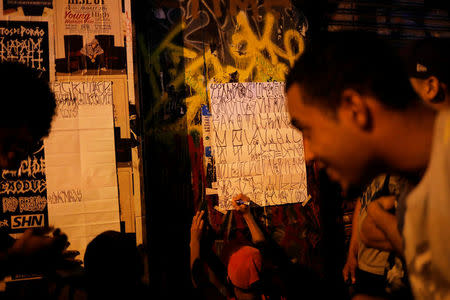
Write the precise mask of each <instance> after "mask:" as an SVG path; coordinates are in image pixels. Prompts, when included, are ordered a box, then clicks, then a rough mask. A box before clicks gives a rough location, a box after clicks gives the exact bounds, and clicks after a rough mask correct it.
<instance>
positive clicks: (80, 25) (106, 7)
mask: <svg viewBox="0 0 450 300" xmlns="http://www.w3.org/2000/svg"><path fill="white" fill-rule="evenodd" d="M121 3H122V1H118V0H86V1H79V0H64V1H63V0H61V1H55V2H54V7H55V11H56V58H64V57H65V52H64V36H68V35H81V36H83V45H87V44H89V43H92V41H93V40H94V39H95V36H98V35H109V36H114V46H117V47H123V46H124V39H123V32H122V29H121V24H122V19H121V17H122V9H121Z"/></svg>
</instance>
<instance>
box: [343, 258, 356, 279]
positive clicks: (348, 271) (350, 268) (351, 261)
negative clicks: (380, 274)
mask: <svg viewBox="0 0 450 300" xmlns="http://www.w3.org/2000/svg"><path fill="white" fill-rule="evenodd" d="M357 266H358V259H357V258H356V256H355V255H351V254H350V255H349V256H348V257H347V261H346V262H345V265H344V268H343V269H342V276H344V281H345V282H347V281H348V280H349V275H350V279H351V281H352V284H355V282H356V276H355V271H356V267H357Z"/></svg>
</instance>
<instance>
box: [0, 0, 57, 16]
mask: <svg viewBox="0 0 450 300" xmlns="http://www.w3.org/2000/svg"><path fill="white" fill-rule="evenodd" d="M18 8H21V9H22V10H23V13H24V14H25V15H26V16H42V14H43V12H44V10H45V8H53V0H3V10H5V11H6V13H8V12H9V11H12V12H14V11H16V10H17V9H18Z"/></svg>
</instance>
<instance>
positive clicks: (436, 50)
mask: <svg viewBox="0 0 450 300" xmlns="http://www.w3.org/2000/svg"><path fill="white" fill-rule="evenodd" d="M407 71H408V74H409V76H410V77H415V78H428V77H430V76H436V77H437V78H438V79H439V81H442V82H443V83H446V84H449V79H450V74H449V73H450V39H447V38H445V39H444V38H442V39H440V38H429V39H424V40H420V41H417V42H416V43H415V44H414V46H413V47H412V49H411V51H410V54H409V57H407Z"/></svg>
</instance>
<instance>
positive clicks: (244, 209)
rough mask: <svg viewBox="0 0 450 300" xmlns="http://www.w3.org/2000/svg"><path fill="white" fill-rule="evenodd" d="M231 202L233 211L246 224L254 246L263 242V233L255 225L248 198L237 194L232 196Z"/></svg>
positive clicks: (256, 224)
mask: <svg viewBox="0 0 450 300" xmlns="http://www.w3.org/2000/svg"><path fill="white" fill-rule="evenodd" d="M238 200H241V201H242V202H243V203H242V204H238ZM232 201H233V207H234V209H235V210H236V211H238V212H240V213H241V214H242V216H243V217H244V220H245V222H246V223H247V226H248V229H249V230H250V234H251V235H252V242H253V243H254V244H257V243H261V242H264V241H265V240H266V238H265V237H264V234H263V232H262V231H261V229H260V228H259V226H258V223H256V220H255V218H254V217H253V215H252V213H251V211H250V203H251V201H250V198H248V197H247V196H245V195H243V194H239V195H236V196H234V197H233V200H232Z"/></svg>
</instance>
